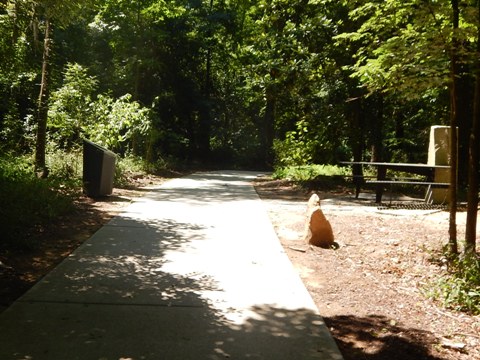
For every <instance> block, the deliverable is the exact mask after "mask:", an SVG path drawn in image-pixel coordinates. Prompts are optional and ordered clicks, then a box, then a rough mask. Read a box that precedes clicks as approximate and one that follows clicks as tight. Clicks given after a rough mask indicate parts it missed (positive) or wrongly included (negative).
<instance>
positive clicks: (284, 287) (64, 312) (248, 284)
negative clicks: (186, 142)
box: [0, 171, 342, 360]
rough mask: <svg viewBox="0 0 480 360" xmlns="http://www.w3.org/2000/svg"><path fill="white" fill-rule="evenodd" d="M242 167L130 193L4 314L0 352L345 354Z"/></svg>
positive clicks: (55, 356) (96, 358)
mask: <svg viewBox="0 0 480 360" xmlns="http://www.w3.org/2000/svg"><path fill="white" fill-rule="evenodd" d="M257 175H258V174H256V173H250V172H227V171H224V172H212V173H197V174H194V175H192V176H189V177H185V178H181V179H175V180H171V181H169V182H167V183H165V184H163V185H162V186H160V187H158V188H156V189H152V191H151V192H149V193H148V194H147V195H146V196H145V197H142V198H139V199H136V201H134V202H133V203H132V204H131V205H130V206H129V207H128V208H127V209H126V211H125V212H124V213H123V214H121V215H120V216H117V217H115V218H114V219H112V220H111V221H110V222H109V223H108V224H107V225H106V226H104V227H103V228H101V229H100V230H99V231H98V232H97V233H95V234H94V235H93V236H92V237H91V238H90V239H89V240H88V241H87V242H85V243H84V244H83V245H82V246H81V247H80V248H78V249H77V250H76V251H75V252H74V253H73V254H72V255H71V256H70V257H68V258H67V259H66V260H64V261H63V262H62V263H61V264H60V265H59V266H58V267H57V268H55V269H54V270H53V271H52V272H51V273H50V274H48V275H47V276H46V277H45V278H44V279H42V281H40V282H39V283H38V284H37V285H35V286H34V287H33V288H32V289H31V290H30V291H29V292H27V293H26V294H25V295H24V296H23V297H21V298H20V299H19V300H18V301H17V302H15V303H14V304H13V305H12V306H11V307H10V308H8V309H7V310H6V311H4V312H3V313H2V314H0V359H2V360H10V359H12V360H13V359H15V360H16V359H22V360H26V359H29V360H40V359H48V360H73V359H81V360H84V359H85V360H90V359H92V360H100V359H101V360H120V359H122V360H126V359H130V360H143V359H154V360H159V359H166V360H170V359H172V360H176V359H178V360H185V359H192V360H193V359H195V360H203V359H272V360H273V359H275V360H278V359H299V360H305V359H342V356H341V355H340V353H339V351H338V349H337V347H336V345H335V343H334V341H333V339H332V337H331V336H330V334H329V332H328V329H327V328H326V326H325V324H324V322H323V320H322V318H321V316H320V315H319V313H318V310H317V308H316V306H315V304H314V303H313V301H312V299H311V297H310V295H309V294H308V292H307V290H306V289H305V287H304V285H303V283H302V282H301V280H300V278H299V276H298V274H297V273H296V272H295V270H294V269H293V266H292V265H291V263H290V261H289V260H288V258H287V256H286V254H285V253H284V252H283V249H282V247H281V245H280V243H279V241H278V239H277V237H276V235H275V233H274V231H273V228H272V225H271V224H270V221H269V219H268V216H267V213H266V211H265V209H264V207H263V204H262V202H261V201H260V199H259V198H258V196H257V194H256V193H255V190H254V189H253V186H252V185H251V184H250V181H251V180H253V179H254V178H255V177H256V176H257Z"/></svg>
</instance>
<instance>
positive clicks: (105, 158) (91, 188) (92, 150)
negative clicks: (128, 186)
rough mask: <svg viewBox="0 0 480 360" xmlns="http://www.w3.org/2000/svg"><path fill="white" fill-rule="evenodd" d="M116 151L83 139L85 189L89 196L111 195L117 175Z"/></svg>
mask: <svg viewBox="0 0 480 360" xmlns="http://www.w3.org/2000/svg"><path fill="white" fill-rule="evenodd" d="M115 159H116V155H115V153H113V152H111V151H109V150H107V149H105V148H103V147H101V146H100V145H97V144H95V143H93V142H91V141H88V140H83V191H84V193H85V194H86V195H87V196H89V197H100V196H106V195H110V194H112V192H113V179H114V176H115Z"/></svg>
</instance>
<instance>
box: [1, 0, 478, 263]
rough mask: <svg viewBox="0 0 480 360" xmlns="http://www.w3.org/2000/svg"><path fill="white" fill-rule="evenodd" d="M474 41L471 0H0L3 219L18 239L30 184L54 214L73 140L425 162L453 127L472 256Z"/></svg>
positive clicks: (168, 156)
mask: <svg viewBox="0 0 480 360" xmlns="http://www.w3.org/2000/svg"><path fill="white" fill-rule="evenodd" d="M479 52H480V1H476V0H470V1H459V0H449V1H446V0H406V1H394V0H382V1H366V0H350V1H345V0H344V1H331V0H295V1H294V0H273V1H264V0H257V1H253V0H237V1H233V0H231V1H229V0H171V1H166V0H141V1H140V0H133V1H130V0H128V1H126V0H100V1H92V0H72V1H68V2H66V1H61V0H22V1H19V0H17V1H15V0H4V1H2V2H1V4H0V58H1V59H2V60H1V62H0V154H1V159H2V160H1V165H2V166H1V167H0V173H1V176H0V185H1V189H2V191H1V196H2V198H1V199H0V200H2V210H1V212H0V215H1V218H2V219H4V222H5V224H15V225H12V226H14V227H13V228H12V229H11V230H8V229H7V234H8V233H9V234H11V239H10V240H11V241H13V239H14V238H15V239H18V236H17V235H18V233H19V232H21V231H22V229H23V228H25V226H26V224H31V223H32V222H33V223H35V221H37V219H32V218H28V217H26V216H25V214H24V209H25V208H31V207H32V205H31V201H32V196H33V197H36V198H37V200H38V199H40V200H39V201H38V202H39V204H40V205H39V210H38V211H36V213H35V215H34V216H35V217H37V218H39V219H40V218H41V217H42V216H55V209H57V208H58V207H60V208H61V207H62V206H63V205H61V204H62V201H61V200H59V204H60V205H59V204H57V205H55V206H53V205H52V206H51V207H49V209H50V210H48V211H45V204H46V201H47V199H48V201H50V202H51V201H52V199H53V198H56V196H57V195H58V194H61V193H66V192H68V189H69V187H68V186H67V180H72V181H76V180H78V177H77V176H76V174H77V173H78V169H79V168H80V165H79V161H80V160H79V159H80V158H81V145H82V140H83V139H84V138H87V139H90V140H92V141H94V142H96V143H98V144H100V145H103V146H106V147H108V148H109V149H111V150H112V151H114V152H116V153H117V154H119V156H120V157H121V158H122V159H130V160H132V159H134V160H135V162H136V163H141V164H142V165H141V166H143V167H144V168H146V169H150V170H154V169H159V168H167V167H181V166H184V167H189V168H191V167H203V168H208V167H243V168H249V169H253V168H256V169H260V168H261V169H265V168H269V169H271V168H272V167H274V168H277V169H278V168H285V167H287V166H300V165H309V164H338V162H340V161H342V160H355V161H360V160H374V161H394V162H411V163H425V162H426V151H427V147H428V134H429V131H430V127H431V126H432V125H449V126H452V127H453V128H458V139H457V136H456V134H457V132H455V131H453V132H452V134H454V135H453V138H452V141H454V143H458V154H457V152H456V151H457V147H456V146H453V149H454V150H453V151H454V152H453V153H452V156H451V159H452V166H453V167H454V169H455V168H458V178H457V177H456V176H452V178H451V183H452V187H451V193H452V199H454V200H457V188H458V189H459V191H460V193H462V192H465V193H466V195H465V198H466V199H467V203H468V207H469V217H468V219H467V235H466V239H465V247H464V248H465V252H466V253H473V254H474V253H475V252H476V248H475V234H476V219H477V208H478V173H479V170H478V164H479V160H478V148H479V145H478V136H479V131H480V130H479V125H478V124H479V122H478V118H479V117H480V81H478V79H479V76H480V72H479V69H480V56H479ZM25 159H27V160H25ZM457 159H458V163H457ZM26 172H29V173H31V174H32V176H33V174H35V177H38V178H43V179H45V178H47V179H45V181H44V182H43V183H42V184H39V183H38V182H37V181H35V180H34V179H30V178H29V179H28V181H27V182H29V183H32V182H34V183H35V185H34V186H37V187H39V189H43V188H46V190H45V191H46V195H45V198H43V200H42V198H41V196H39V194H41V193H42V192H41V191H40V190H36V191H32V190H31V189H30V190H28V192H29V193H32V194H34V195H27V191H23V190H22V189H24V188H23V187H22V186H19V185H18V183H19V182H20V179H21V181H25V173H26ZM452 173H453V174H455V173H456V172H455V171H454V172H452ZM19 174H21V175H19ZM457 181H458V184H457ZM45 184H47V185H45ZM457 185H458V186H457ZM19 189H20V190H19ZM52 189H54V193H55V196H52V194H51V193H50V192H49V191H51V190H52ZM19 191H23V192H22V193H19ZM12 197H13V198H14V199H15V200H14V201H13V202H14V203H16V204H18V209H19V210H18V213H16V212H15V211H14V210H13V207H9V208H8V211H7V207H6V206H4V205H5V204H11V203H12ZM22 200H23V201H22ZM455 206H456V201H453V206H452V213H451V214H452V216H451V228H450V241H449V244H448V245H449V251H450V253H451V254H456V253H457V252H458V248H457V239H456V230H455V229H456V225H455V211H456V208H455ZM19 214H23V215H22V216H19ZM19 218H22V221H20V222H19V221H18V219H19ZM9 219H10V220H12V219H15V221H10V220H9ZM40 220H41V219H40ZM7 237H8V236H7ZM8 241H9V240H8V239H7V240H6V242H8Z"/></svg>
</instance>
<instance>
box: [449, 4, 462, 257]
mask: <svg viewBox="0 0 480 360" xmlns="http://www.w3.org/2000/svg"><path fill="white" fill-rule="evenodd" d="M451 4H452V11H453V40H452V54H451V70H450V73H451V74H450V76H451V84H450V107H451V109H450V144H451V150H450V189H449V200H450V219H449V226H448V234H449V239H448V252H449V255H450V256H451V257H455V256H456V255H457V254H458V244H457V156H458V155H457V124H458V120H457V101H458V99H457V91H456V88H457V74H458V71H457V69H458V59H457V58H458V49H459V44H458V38H457V35H456V32H457V31H458V27H459V18H460V11H459V7H458V0H451Z"/></svg>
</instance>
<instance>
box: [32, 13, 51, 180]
mask: <svg viewBox="0 0 480 360" xmlns="http://www.w3.org/2000/svg"><path fill="white" fill-rule="evenodd" d="M50 33H51V24H50V20H49V19H47V20H46V22H45V39H44V45H43V60H42V81H41V83H40V94H39V96H38V104H37V139H36V140H37V142H36V149H35V150H36V151H35V171H36V173H37V174H38V175H39V176H40V177H42V178H45V177H47V176H48V170H47V167H46V163H45V148H46V143H47V117H48V98H49V89H48V86H49V64H48V63H49V61H50V46H51V39H50Z"/></svg>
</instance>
